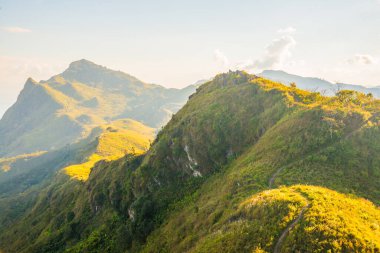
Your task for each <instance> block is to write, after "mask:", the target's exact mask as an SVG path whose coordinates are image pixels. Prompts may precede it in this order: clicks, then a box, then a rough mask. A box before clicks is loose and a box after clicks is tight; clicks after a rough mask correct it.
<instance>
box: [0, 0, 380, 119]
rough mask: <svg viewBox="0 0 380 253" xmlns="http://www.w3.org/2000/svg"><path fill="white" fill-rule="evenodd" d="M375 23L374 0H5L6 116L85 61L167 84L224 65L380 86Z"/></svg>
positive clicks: (1, 83) (0, 108)
mask: <svg viewBox="0 0 380 253" xmlns="http://www.w3.org/2000/svg"><path fill="white" fill-rule="evenodd" d="M378 27H380V1H378V0H364V1H356V0H334V1H320V0H310V1H302V0H292V1H286V2H285V1H281V0H270V1H264V0H255V1H248V0H247V1H243V0H241V1H223V0H221V1H216V0H208V1H200V0H194V1H191V2H190V1H173V0H172V1H169V0H164V1H159V2H158V1H138V2H136V1H121V0H113V1H103V0H94V1H90V0H82V1H74V0H69V1H65V2H62V1H56V0H54V1H47V0H29V1H26V0H23V1H22V0H0V91H1V92H0V117H1V116H2V114H3V113H4V111H5V110H6V109H7V108H8V107H9V106H10V105H11V104H12V103H14V101H15V100H16V97H17V95H18V93H19V92H20V90H21V89H22V87H23V85H24V83H25V80H26V79H27V78H28V77H33V78H34V79H35V80H41V79H47V78H49V77H50V76H52V75H54V74H58V73H60V72H62V71H63V70H64V69H66V68H67V66H68V65H69V63H70V62H72V61H75V60H79V59H82V58H85V59H88V60H90V61H93V62H95V63H97V64H101V65H104V66H107V67H108V68H111V69H116V70H122V71H124V72H126V73H129V74H131V75H134V76H136V77H137V78H139V79H141V80H143V81H145V82H151V83H157V84H161V85H163V86H166V87H184V86H186V85H189V84H191V83H194V82H196V81H197V80H200V79H205V78H210V77H212V76H213V75H215V74H217V73H219V72H223V71H227V70H228V69H243V70H247V71H248V72H251V73H257V72H260V71H262V70H264V69H281V70H285V71H287V72H289V73H293V74H299V75H303V76H315V77H319V78H323V79H327V80H330V81H339V82H344V83H353V84H360V85H365V86H375V85H380V69H379V67H380V47H379V45H380V31H379V29H378Z"/></svg>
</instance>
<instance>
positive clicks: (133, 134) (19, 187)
mask: <svg viewBox="0 0 380 253" xmlns="http://www.w3.org/2000/svg"><path fill="white" fill-rule="evenodd" d="M153 138H154V129H153V128H150V127H147V126H145V125H143V124H142V123H140V122H137V121H134V120H131V119H122V120H117V121H113V122H111V123H110V124H107V125H103V126H100V127H98V128H96V129H94V130H93V131H92V133H91V134H90V136H89V137H88V138H86V139H84V140H81V141H80V142H78V143H74V144H71V145H68V146H66V147H65V148H63V149H59V150H55V151H51V152H45V153H38V154H30V155H22V156H17V157H12V158H7V159H2V160H0V165H2V166H3V167H6V168H7V170H6V171H4V170H3V171H2V172H0V210H1V211H0V229H3V228H4V227H7V226H8V225H10V224H11V223H12V222H13V220H17V219H18V218H19V217H20V216H22V215H23V214H24V212H27V211H28V209H29V208H31V207H33V205H35V204H36V201H37V199H38V195H39V192H41V191H43V189H45V188H47V187H54V186H55V185H56V184H69V185H72V184H74V185H77V184H78V183H79V182H80V181H77V180H70V178H73V179H78V180H83V181H85V180H86V179H87V178H88V176H89V174H90V172H91V169H92V168H93V167H94V166H95V164H96V163H98V162H101V161H113V160H117V159H120V158H121V157H123V156H125V155H128V154H130V155H131V154H133V155H138V154H142V153H144V152H146V150H147V149H148V148H149V145H150V143H151V141H152V140H153ZM66 175H68V176H66ZM68 181H73V182H71V183H69V182H68ZM76 181H77V182H76ZM75 182H76V183H75Z"/></svg>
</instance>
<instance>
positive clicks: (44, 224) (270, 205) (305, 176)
mask: <svg viewBox="0 0 380 253" xmlns="http://www.w3.org/2000/svg"><path fill="white" fill-rule="evenodd" d="M379 125H380V100H376V99H374V98H373V97H372V96H367V95H365V94H362V93H359V92H355V91H340V92H339V93H337V95H336V96H334V97H325V96H322V95H321V94H319V93H317V92H308V91H304V90H301V89H298V88H296V87H287V86H284V85H282V84H280V83H276V82H273V81H270V80H267V79H264V78H261V77H258V76H254V75H249V74H247V73H245V72H239V71H236V72H229V73H225V74H220V75H217V76H216V77H215V78H214V79H213V80H212V81H210V82H206V83H205V84H203V85H201V86H200V87H199V88H198V89H197V91H196V93H194V94H193V95H191V97H190V99H189V101H188V102H187V103H186V105H185V106H184V107H183V108H182V109H181V110H179V111H178V113H176V114H175V115H174V116H173V117H172V119H171V120H170V121H169V123H168V124H167V125H166V126H165V127H164V128H163V129H162V130H161V131H160V132H159V133H158V135H157V137H156V139H155V140H154V141H153V143H152V145H151V147H150V148H149V150H148V151H147V152H146V153H144V154H141V155H132V154H129V155H127V156H124V157H122V158H120V159H118V160H114V161H108V162H107V161H100V162H98V163H96V164H95V166H94V167H93V168H92V170H91V173H90V174H89V177H88V179H87V180H77V179H75V177H74V178H72V179H70V180H68V179H67V177H68V175H67V174H63V173H58V174H56V175H55V176H54V177H53V178H52V179H51V180H50V181H49V183H47V184H46V185H45V186H43V187H42V188H41V190H40V191H39V192H38V193H37V194H36V195H35V199H36V200H35V201H34V202H32V203H29V202H26V200H23V199H20V200H19V202H16V203H17V205H16V204H14V206H15V208H14V209H13V210H14V212H15V213H19V212H17V210H18V209H17V207H19V208H24V207H25V206H26V208H25V210H24V209H23V210H24V211H22V212H21V214H19V215H17V216H16V218H13V219H10V220H11V221H10V222H9V223H7V225H6V226H4V227H3V228H2V229H1V230H0V250H3V251H4V252H28V253H29V252H221V251H222V252H378V251H380V239H379V238H380V210H379V208H378V205H379V204H380V188H379V184H380V157H379V156H378V155H377V154H378V153H379V152H380V145H379V143H380V128H379ZM10 171H12V170H10ZM11 214H13V213H12V212H11V213H8V214H7V215H5V218H7V217H12V216H11Z"/></svg>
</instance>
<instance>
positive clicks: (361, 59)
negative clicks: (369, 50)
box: [347, 54, 377, 65]
mask: <svg viewBox="0 0 380 253" xmlns="http://www.w3.org/2000/svg"><path fill="white" fill-rule="evenodd" d="M347 62H348V63H350V64H360V65H371V64H376V63H377V59H376V58H375V57H373V56H371V55H368V54H356V55H355V56H353V57H352V58H350V59H348V60H347Z"/></svg>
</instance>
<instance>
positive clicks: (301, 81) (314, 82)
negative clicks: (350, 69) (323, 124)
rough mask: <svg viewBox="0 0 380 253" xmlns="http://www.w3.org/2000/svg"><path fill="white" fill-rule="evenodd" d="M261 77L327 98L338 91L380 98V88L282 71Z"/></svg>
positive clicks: (272, 71)
mask: <svg viewBox="0 0 380 253" xmlns="http://www.w3.org/2000/svg"><path fill="white" fill-rule="evenodd" d="M259 76H262V77H265V78H268V79H270V80H273V81H276V82H281V83H283V84H286V85H289V84H290V83H292V82H294V83H296V85H297V87H298V88H300V89H304V90H308V91H317V92H321V93H323V94H324V95H327V96H332V95H334V94H335V93H336V92H337V91H338V90H354V91H360V92H363V93H365V94H368V93H372V94H373V95H374V96H375V97H376V98H380V87H378V86H376V87H372V88H368V87H364V86H361V85H354V84H344V83H337V84H335V83H331V82H329V81H326V80H323V79H320V78H315V77H303V76H297V75H292V74H289V73H286V72H284V71H281V70H264V71H263V72H262V73H261V74H259Z"/></svg>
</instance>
